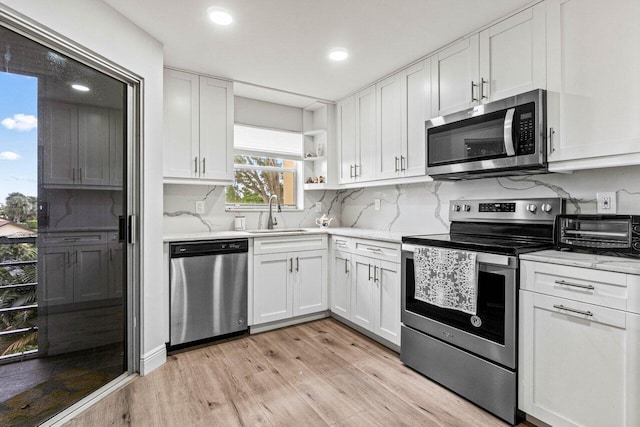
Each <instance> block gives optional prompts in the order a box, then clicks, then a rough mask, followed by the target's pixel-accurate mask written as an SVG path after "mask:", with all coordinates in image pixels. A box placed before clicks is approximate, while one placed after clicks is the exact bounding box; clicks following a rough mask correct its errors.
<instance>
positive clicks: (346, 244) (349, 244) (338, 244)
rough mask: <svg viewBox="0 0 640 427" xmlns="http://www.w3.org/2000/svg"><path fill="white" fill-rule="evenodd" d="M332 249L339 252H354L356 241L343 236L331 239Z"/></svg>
mask: <svg viewBox="0 0 640 427" xmlns="http://www.w3.org/2000/svg"><path fill="white" fill-rule="evenodd" d="M331 247H332V248H333V249H335V250H337V251H343V252H353V251H354V249H355V242H354V239H352V238H349V237H342V236H332V237H331Z"/></svg>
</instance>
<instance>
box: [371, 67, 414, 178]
mask: <svg viewBox="0 0 640 427" xmlns="http://www.w3.org/2000/svg"><path fill="white" fill-rule="evenodd" d="M405 76H406V71H404V70H403V71H400V72H399V73H396V74H394V75H393V76H391V77H388V78H386V79H385V80H383V81H381V82H380V83H378V84H377V85H376V101H377V105H376V108H377V114H376V118H377V119H378V120H377V128H378V131H377V138H376V139H377V143H376V177H377V178H380V179H384V178H394V177H396V176H398V175H399V173H400V171H401V170H402V165H401V163H402V162H404V160H405V155H406V153H405V150H404V146H406V143H405V142H404V141H406V139H407V122H406V117H407V101H406V99H407V89H406V87H407V86H406V85H407V83H406V79H405Z"/></svg>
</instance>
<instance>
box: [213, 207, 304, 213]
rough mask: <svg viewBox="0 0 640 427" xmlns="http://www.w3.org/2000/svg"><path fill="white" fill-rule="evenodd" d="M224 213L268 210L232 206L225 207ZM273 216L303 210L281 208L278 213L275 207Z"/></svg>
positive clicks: (265, 209)
mask: <svg viewBox="0 0 640 427" xmlns="http://www.w3.org/2000/svg"><path fill="white" fill-rule="evenodd" d="M224 211H225V212H269V208H248V207H242V206H237V207H236V206H234V207H228V206H227V207H225V208H224ZM271 212H272V213H273V214H274V215H279V214H283V213H287V212H304V209H301V208H286V209H285V208H282V212H278V209H276V208H275V207H274V208H273V210H272V211H271Z"/></svg>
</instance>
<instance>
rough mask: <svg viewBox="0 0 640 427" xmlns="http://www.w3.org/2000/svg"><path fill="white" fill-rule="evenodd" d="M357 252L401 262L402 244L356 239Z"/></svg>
mask: <svg viewBox="0 0 640 427" xmlns="http://www.w3.org/2000/svg"><path fill="white" fill-rule="evenodd" d="M355 253H357V254H359V255H365V256H372V257H374V258H376V259H381V260H386V261H391V262H400V244H399V243H388V242H378V241H375V240H360V239H358V240H356V241H355Z"/></svg>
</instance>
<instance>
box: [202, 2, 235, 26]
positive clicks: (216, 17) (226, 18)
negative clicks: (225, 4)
mask: <svg viewBox="0 0 640 427" xmlns="http://www.w3.org/2000/svg"><path fill="white" fill-rule="evenodd" d="M207 13H208V14H209V19H211V20H212V21H213V22H214V24H218V25H229V24H231V23H232V22H233V16H231V14H230V13H229V12H227V11H226V10H224V9H222V8H220V7H215V6H212V7H210V8H209V9H207Z"/></svg>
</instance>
